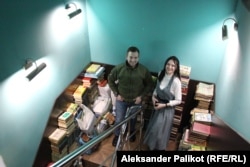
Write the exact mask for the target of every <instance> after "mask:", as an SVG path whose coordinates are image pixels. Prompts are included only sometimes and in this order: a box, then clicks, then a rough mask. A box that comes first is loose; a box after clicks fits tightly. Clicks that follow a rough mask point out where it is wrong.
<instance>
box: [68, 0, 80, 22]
mask: <svg viewBox="0 0 250 167" xmlns="http://www.w3.org/2000/svg"><path fill="white" fill-rule="evenodd" d="M71 5H74V6H75V11H73V12H71V13H70V14H68V16H69V18H70V19H71V18H73V17H75V16H76V15H78V14H80V13H81V12H82V10H81V9H77V6H76V4H75V3H73V2H70V3H67V4H66V5H65V9H69V8H70V7H71Z"/></svg>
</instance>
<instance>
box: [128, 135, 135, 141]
mask: <svg viewBox="0 0 250 167" xmlns="http://www.w3.org/2000/svg"><path fill="white" fill-rule="evenodd" d="M135 140H136V134H133V136H131V137H130V139H129V141H130V142H134V141H135Z"/></svg>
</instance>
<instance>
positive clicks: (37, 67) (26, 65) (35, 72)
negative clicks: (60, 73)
mask: <svg viewBox="0 0 250 167" xmlns="http://www.w3.org/2000/svg"><path fill="white" fill-rule="evenodd" d="M33 63H34V64H35V66H36V67H35V69H34V70H33V71H31V73H29V74H28V75H27V76H26V78H28V80H29V81H31V80H32V79H33V78H34V77H35V76H36V75H37V74H38V73H40V72H41V71H42V70H43V69H44V68H45V67H46V64H45V63H42V64H40V65H39V66H37V64H36V62H35V61H32V60H26V63H25V65H24V68H25V70H27V69H29V68H30V67H31V66H32V65H33Z"/></svg>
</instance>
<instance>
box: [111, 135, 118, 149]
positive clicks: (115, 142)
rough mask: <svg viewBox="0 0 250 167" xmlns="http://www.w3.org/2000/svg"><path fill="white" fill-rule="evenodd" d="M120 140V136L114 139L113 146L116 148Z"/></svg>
mask: <svg viewBox="0 0 250 167" xmlns="http://www.w3.org/2000/svg"><path fill="white" fill-rule="evenodd" d="M118 139H119V136H115V137H114V139H113V141H112V145H113V146H114V147H116V145H117V142H118Z"/></svg>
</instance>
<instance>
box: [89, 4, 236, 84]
mask: <svg viewBox="0 0 250 167" xmlns="http://www.w3.org/2000/svg"><path fill="white" fill-rule="evenodd" d="M236 2H237V0H209V1H207V0H157V1H155V0H136V1H135V0H127V1H123V0H105V1H99V0H90V1H88V6H87V7H88V23H89V24H88V25H89V37H90V46H91V59H92V60H93V61H97V62H105V63H109V64H114V65H115V64H118V63H121V62H123V61H124V60H125V52H126V49H127V47H128V46H130V45H136V46H138V47H139V49H140V50H141V57H140V61H141V62H142V63H143V64H145V65H146V66H147V67H148V68H149V69H150V70H151V71H154V72H158V71H159V70H160V69H162V67H163V64H164V61H165V60H166V58H167V57H168V56H170V55H176V56H178V57H179V59H180V62H181V64H183V65H187V66H191V67H192V72H191V78H193V79H198V80H203V81H209V82H214V83H215V82H216V80H217V77H218V73H219V70H220V65H221V63H222V59H223V56H224V54H223V53H224V50H225V43H224V42H223V41H222V40H221V26H222V23H223V20H224V19H225V18H227V17H228V16H230V15H232V14H234V11H235V6H236Z"/></svg>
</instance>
